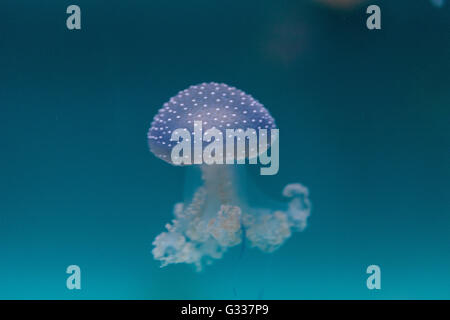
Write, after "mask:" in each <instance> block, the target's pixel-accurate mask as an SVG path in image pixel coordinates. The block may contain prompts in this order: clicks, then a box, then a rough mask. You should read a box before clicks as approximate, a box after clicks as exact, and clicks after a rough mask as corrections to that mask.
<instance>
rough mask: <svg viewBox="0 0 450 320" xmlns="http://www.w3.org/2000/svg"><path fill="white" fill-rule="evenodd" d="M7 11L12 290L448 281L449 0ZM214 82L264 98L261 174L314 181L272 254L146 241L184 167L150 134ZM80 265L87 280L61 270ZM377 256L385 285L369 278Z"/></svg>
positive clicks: (241, 295) (358, 287)
mask: <svg viewBox="0 0 450 320" xmlns="http://www.w3.org/2000/svg"><path fill="white" fill-rule="evenodd" d="M71 4H76V5H79V6H80V8H81V16H82V18H81V19H82V21H81V23H82V29H81V30H78V31H70V30H68V29H67V28H66V19H67V17H68V15H67V14H66V8H67V7H68V6H69V5H71ZM369 4H377V5H379V6H380V8H381V26H382V29H381V30H368V29H367V28H366V19H367V17H368V15H367V14H366V8H367V6H368V5H369ZM0 13H1V15H0V150H1V153H0V154H1V157H0V298H2V299H257V298H263V299H444V298H445V299H449V298H450V233H449V232H450V182H449V181H450V166H449V164H450V108H449V107H450V90H449V89H450V41H449V39H450V10H449V3H448V2H447V3H445V1H443V0H433V1H430V0H416V1H406V0H402V1H400V0H399V1H369V2H367V1H363V0H360V1H358V0H317V1H313V0H308V1H307V0H304V1H299V0H292V1H283V0H280V1H262V0H246V1H242V0H241V1H211V0H209V1H206V0H192V1H175V0H174V1H167V0H164V1H163V0H152V1H144V0H129V1H124V0H122V1H116V0H109V1H106V0H105V1H103V0H96V1H92V0H91V1H87V0H76V1H75V0H74V1H65V0H59V1H56V0H53V1H51V0H46V1H39V2H31V1H24V0H14V1H12V0H4V1H2V2H1V3H0ZM209 81H216V82H224V83H227V84H229V85H232V86H236V87H237V88H240V89H242V90H244V91H246V92H247V93H249V94H251V95H253V96H254V97H255V98H256V99H258V100H259V101H261V102H262V103H263V104H264V105H265V106H266V107H267V108H268V109H269V111H270V112H271V113H272V115H273V117H274V118H275V119H276V121H277V124H278V126H279V128H280V132H281V135H282V138H281V146H280V148H281V149H280V161H281V163H280V171H279V173H278V174H277V175H276V176H264V177H261V176H258V175H257V174H254V175H253V178H252V179H254V180H255V182H256V183H257V184H258V185H259V186H260V189H261V191H263V192H264V194H266V195H267V197H272V198H274V199H281V190H282V187H283V186H284V185H285V184H287V183H290V182H295V181H299V182H301V183H303V184H304V185H306V186H308V187H309V189H310V194H311V201H312V203H313V210H312V215H311V217H310V220H309V225H308V227H307V228H306V230H305V231H304V232H302V233H296V234H294V235H293V236H292V238H291V239H289V240H288V241H287V242H286V244H285V245H283V246H282V247H281V248H280V249H279V250H278V251H276V252H274V253H273V254H270V255H268V254H262V253H260V252H259V251H257V250H256V249H248V250H247V251H246V257H245V259H243V260H237V258H236V257H237V255H238V252H239V250H240V249H239V248H232V249H231V250H229V252H227V253H226V254H225V256H224V258H223V259H221V260H218V261H215V263H214V264H213V265H211V266H208V267H206V268H205V269H204V271H202V272H200V273H196V272H195V271H194V268H193V267H192V266H188V265H171V266H168V267H167V268H162V269H161V268H160V267H159V262H158V261H155V260H153V257H152V254H151V249H152V245H151V243H152V241H153V239H154V237H155V236H156V235H157V234H159V233H160V232H161V231H162V230H163V227H164V224H165V223H167V222H168V221H169V220H170V219H171V218H172V207H173V205H174V203H176V202H178V201H180V200H182V198H183V188H184V184H183V176H184V174H185V172H184V170H183V168H175V167H172V166H170V165H168V164H166V163H164V162H163V161H161V160H159V159H157V158H156V157H155V156H153V155H152V154H151V153H150V152H149V151H148V148H147V141H146V133H147V130H148V128H149V126H150V122H151V120H152V118H153V116H154V115H155V114H156V112H157V110H158V109H159V108H160V107H161V106H162V104H163V103H164V102H166V101H167V100H168V99H169V98H170V97H171V96H173V95H175V94H176V93H177V92H178V91H179V90H182V89H185V88H186V87H188V86H189V85H192V84H196V83H199V82H209ZM71 264H76V265H79V266H80V268H81V276H82V278H81V279H82V280H81V283H82V284H81V285H82V290H73V291H70V290H68V289H67V288H66V278H67V277H68V275H67V274H66V273H65V271H66V268H67V266H68V265H71ZM372 264H376V265H379V266H380V268H381V290H372V291H371V290H368V289H367V287H366V279H367V277H368V275H367V274H366V268H367V266H369V265H372Z"/></svg>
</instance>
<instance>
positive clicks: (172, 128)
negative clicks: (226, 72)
mask: <svg viewBox="0 0 450 320" xmlns="http://www.w3.org/2000/svg"><path fill="white" fill-rule="evenodd" d="M255 135H257V137H255ZM147 137H148V143H149V147H150V151H151V152H152V153H153V154H154V155H155V156H157V157H158V158H160V159H162V160H164V161H165V162H167V163H170V164H172V165H183V166H186V167H188V168H193V169H194V171H195V172H196V174H197V175H199V176H200V178H199V179H197V180H198V181H200V182H199V183H198V184H197V185H195V186H194V188H193V189H192V192H191V193H190V195H189V196H188V199H187V200H186V201H185V202H184V203H177V204H176V205H175V207H174V213H173V214H174V219H173V220H172V221H171V222H170V223H168V224H167V225H166V229H167V230H166V231H165V232H163V233H161V234H160V235H158V236H157V237H156V238H155V240H154V241H153V245H154V248H153V251H152V253H153V256H154V258H155V259H156V260H160V261H161V266H166V265H169V264H173V263H188V264H194V265H196V267H197V270H200V269H201V268H202V265H204V263H210V262H212V261H213V260H214V259H220V258H222V256H223V254H224V253H225V252H226V251H227V249H228V248H230V247H233V246H236V245H238V244H240V243H242V241H243V239H246V240H247V241H248V243H249V244H250V246H252V247H256V248H259V249H260V250H262V251H264V252H273V251H275V250H276V249H277V248H278V247H280V246H281V245H282V244H283V243H284V242H285V241H286V240H287V239H288V238H289V237H290V236H291V234H292V232H294V231H301V230H303V229H304V227H305V226H306V220H307V218H308V216H309V213H310V204H309V200H308V190H307V189H306V187H304V186H302V185H300V184H290V185H288V186H286V187H285V189H284V192H283V193H284V196H286V197H287V198H288V199H289V202H287V203H284V204H282V205H274V206H269V207H268V208H260V207H257V206H256V207H254V206H250V205H249V203H250V201H248V199H245V197H243V193H242V192H241V191H242V180H243V179H245V178H243V171H242V164H245V161H246V160H248V163H249V164H252V163H253V164H255V163H256V159H255V158H257V157H259V158H260V162H261V163H262V164H265V165H267V164H270V166H269V167H265V168H261V170H263V169H266V170H268V171H270V172H274V170H275V171H276V172H277V171H278V159H276V157H274V155H276V156H277V153H278V129H277V128H276V124H275V120H274V119H273V117H272V116H271V115H270V113H269V111H268V110H267V109H266V108H265V107H264V106H263V105H262V104H261V103H260V102H259V101H257V100H256V99H254V98H253V97H252V96H250V95H248V94H246V93H245V92H243V91H241V90H239V89H236V88H234V87H230V86H228V85H226V84H223V83H222V84H219V83H215V82H211V83H202V84H198V85H194V86H191V87H189V88H188V89H185V90H182V91H180V92H179V93H178V94H177V95H176V96H174V97H172V98H171V99H170V100H169V101H168V102H167V103H165V104H164V105H163V107H162V108H161V109H160V110H159V111H158V113H157V114H156V115H155V117H154V119H153V122H152V123H151V127H150V129H149V132H148V135H147ZM204 141H206V142H207V143H208V144H206V145H204V144H203V142H204ZM269 149H271V156H270V157H269V156H268V151H269ZM274 150H275V151H276V152H274ZM211 158H212V160H211ZM209 160H211V161H209ZM262 172H263V171H261V173H262ZM266 172H267V171H266ZM276 172H275V173H276ZM262 174H263V173H262Z"/></svg>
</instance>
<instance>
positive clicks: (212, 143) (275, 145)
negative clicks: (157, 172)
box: [170, 121, 279, 175]
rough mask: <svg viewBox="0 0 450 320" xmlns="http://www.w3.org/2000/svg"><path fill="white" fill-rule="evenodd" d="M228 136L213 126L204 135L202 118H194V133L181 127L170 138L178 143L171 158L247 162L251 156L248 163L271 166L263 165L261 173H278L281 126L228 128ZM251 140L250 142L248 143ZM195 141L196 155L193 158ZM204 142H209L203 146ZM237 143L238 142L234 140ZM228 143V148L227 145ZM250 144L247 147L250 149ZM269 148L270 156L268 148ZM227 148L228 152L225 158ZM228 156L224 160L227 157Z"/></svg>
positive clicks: (178, 161) (186, 161)
mask: <svg viewBox="0 0 450 320" xmlns="http://www.w3.org/2000/svg"><path fill="white" fill-rule="evenodd" d="M225 135H226V138H225V139H224V138H223V134H222V131H220V130H218V129H217V128H214V127H213V128H210V129H208V130H206V131H205V133H204V134H203V129H202V121H194V132H193V133H192V134H191V133H190V132H189V130H188V129H186V128H179V129H176V130H174V131H173V132H172V135H171V138H170V141H172V142H176V143H175V145H174V147H173V148H172V152H171V158H172V159H171V160H172V162H173V163H174V164H176V165H181V164H191V163H192V162H193V163H194V164H202V163H205V164H207V165H212V164H224V163H225V164H235V163H237V164H245V162H246V161H245V159H246V157H247V156H248V159H249V161H248V163H249V164H257V163H258V161H257V158H258V156H259V162H260V164H262V165H269V166H267V167H262V168H261V170H260V173H261V175H275V174H277V173H278V170H279V129H270V145H269V142H268V140H269V134H268V130H267V129H258V131H257V130H255V129H253V128H248V129H247V130H245V131H244V130H243V129H236V130H235V129H226V130H225ZM247 141H248V143H246V142H247ZM192 142H193V143H194V147H193V150H194V154H193V158H194V159H193V161H192V152H191V150H192ZM203 142H208V143H209V144H207V145H206V146H205V147H203ZM235 142H236V143H235ZM224 143H225V148H224ZM247 145H248V148H247ZM269 147H270V156H269V155H268V149H269ZM224 149H225V152H226V155H225V157H224V153H223V152H224ZM224 158H225V159H224Z"/></svg>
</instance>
